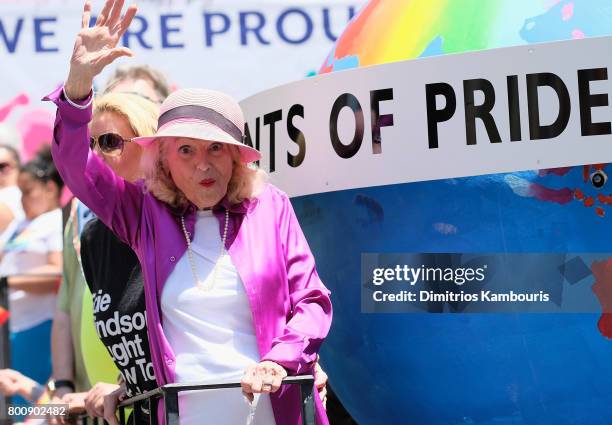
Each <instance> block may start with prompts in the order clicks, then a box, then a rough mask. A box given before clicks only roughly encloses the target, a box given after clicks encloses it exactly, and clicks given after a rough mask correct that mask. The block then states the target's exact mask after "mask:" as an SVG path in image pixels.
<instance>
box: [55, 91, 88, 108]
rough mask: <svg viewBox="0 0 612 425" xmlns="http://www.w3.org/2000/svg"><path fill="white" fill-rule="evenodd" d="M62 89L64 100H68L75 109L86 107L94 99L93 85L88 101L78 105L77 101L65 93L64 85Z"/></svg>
mask: <svg viewBox="0 0 612 425" xmlns="http://www.w3.org/2000/svg"><path fill="white" fill-rule="evenodd" d="M62 91H63V92H64V98H65V99H66V102H68V103H69V104H70V105H72V106H74V107H75V108H77V109H87V108H89V107H90V106H91V104H92V102H93V99H94V89H93V87H92V88H91V99H89V102H87V103H86V104H85V105H79V104H78V103H76V102H74V101H72V100H70V98H69V97H68V95H67V94H66V87H62Z"/></svg>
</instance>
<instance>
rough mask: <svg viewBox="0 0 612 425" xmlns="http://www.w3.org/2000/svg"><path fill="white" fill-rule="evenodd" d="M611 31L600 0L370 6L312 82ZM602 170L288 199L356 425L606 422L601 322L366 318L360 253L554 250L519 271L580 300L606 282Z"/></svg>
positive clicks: (610, 8)
mask: <svg viewBox="0 0 612 425" xmlns="http://www.w3.org/2000/svg"><path fill="white" fill-rule="evenodd" d="M611 33H612V4H610V2H609V1H604V0H583V1H579V0H575V1H558V0H557V1H553V0H550V1H548V0H482V1H468V0H465V1H463V0H462V1H457V0H454V1H451V0H441V1H430V0H404V1H402V2H397V1H391V0H387V1H386V0H378V1H377V0H373V1H371V2H370V3H369V4H368V5H367V6H366V7H365V8H364V9H363V10H362V12H361V13H360V15H358V16H357V17H355V19H354V20H353V21H352V22H351V24H350V25H349V27H348V28H347V29H346V31H345V32H344V34H343V35H342V36H341V37H340V38H339V39H338V41H337V44H336V46H335V48H334V49H333V50H332V52H331V53H330V55H329V57H328V58H327V60H326V61H325V64H324V65H323V67H322V69H321V72H333V71H337V70H342V69H347V68H353V67H358V66H365V65H371V64H376V63H384V62H390V61H394V60H403V59H410V58H415V57H420V56H429V55H437V54H446V53H453V52H461V51H470V50H481V49H487V48H493V47H502V46H510V45H518V44H526V43H533V42H541V41H552V40H560V39H572V38H581V37H590V36H598V35H608V34H611ZM432 166H433V165H432ZM609 168H611V167H609V165H608V164H599V165H582V164H581V165H579V166H576V167H568V168H564V169H555V170H533V171H527V172H520V173H510V174H497V175H489V176H480V177H469V178H458V179H447V180H437V181H429V182H418V183H409V184H397V185H389V186H379V187H368V188H358V189H353V190H345V191H339V192H332V193H322V194H314V195H308V196H302V197H297V198H293V199H292V201H293V205H294V208H295V210H296V213H297V215H298V217H299V219H300V223H301V225H302V228H303V230H304V232H305V234H306V236H307V238H308V241H309V243H310V246H311V248H312V250H313V252H314V254H315V256H316V260H317V267H318V270H319V274H320V275H321V277H322V279H323V281H324V282H325V283H326V285H327V286H328V287H329V288H330V289H331V290H332V300H333V302H334V322H333V326H332V329H331V332H330V335H329V337H328V339H327V341H326V343H325V345H324V347H323V350H322V354H321V357H322V362H323V366H324V367H325V368H326V369H327V371H328V373H329V376H330V383H331V385H332V386H333V388H334V390H335V391H336V393H337V394H338V396H339V398H340V400H341V401H342V403H343V404H344V405H345V406H346V407H347V409H348V410H349V412H350V413H351V414H352V416H353V417H354V418H355V419H356V421H357V422H358V423H360V424H362V425H368V424H419V425H425V424H427V425H429V424H431V425H449V424H471V425H476V424H478V425H501V424H504V425H506V424H540V425H549V424H550V425H561V424H567V425H570V424H575V425H586V424H612V341H611V340H610V339H609V338H610V337H611V336H612V326H611V324H610V317H609V316H608V315H602V314H600V313H592V314H561V313H559V314H550V313H549V314H518V313H503V314H502V313H489V314H467V313H460V314H450V313H449V314H430V313H412V314H366V313H362V312H361V298H360V293H361V289H362V288H361V285H362V281H361V254H362V253H369V252H374V253H376V252H409V253H429V252H440V253H550V254H551V255H549V256H547V257H546V258H547V259H548V260H547V262H546V263H529V264H525V265H524V267H525V270H523V271H522V272H524V273H533V275H534V276H537V277H538V279H541V280H543V281H544V282H547V283H548V284H549V285H550V288H552V289H551V290H553V291H554V293H555V297H556V298H557V299H558V302H559V303H560V304H562V303H563V302H564V297H565V299H567V298H568V297H570V296H574V294H576V293H581V294H583V296H585V297H589V296H590V297H593V298H594V299H597V294H596V293H595V292H594V285H595V284H596V282H598V284H599V285H604V286H605V285H608V286H609V285H612V260H610V258H611V257H612V254H610V255H609V256H607V255H606V253H612V241H611V240H610V238H609V235H611V234H612V222H611V217H610V215H611V214H612V211H610V207H609V205H610V204H611V202H610V201H611V200H612V196H611V194H612V186H611V183H609V182H607V181H605V184H604V185H603V186H600V185H595V184H594V183H593V178H592V177H593V175H594V174H595V173H601V174H602V175H604V176H605V173H606V170H607V169H609ZM604 180H605V179H604ZM568 253H579V254H568ZM589 253H590V254H589ZM554 254H557V255H554ZM602 258H603V260H602ZM599 301H600V302H603V301H602V300H599Z"/></svg>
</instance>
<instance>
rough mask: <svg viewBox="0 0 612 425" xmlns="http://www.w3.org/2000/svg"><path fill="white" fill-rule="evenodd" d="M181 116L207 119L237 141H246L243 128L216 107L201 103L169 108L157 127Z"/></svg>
mask: <svg viewBox="0 0 612 425" xmlns="http://www.w3.org/2000/svg"><path fill="white" fill-rule="evenodd" d="M180 118H190V119H197V120H201V121H206V122H208V123H210V124H213V125H214V126H216V127H218V128H219V129H221V130H222V131H224V132H225V133H227V134H229V135H230V136H231V137H232V138H234V139H235V140H236V141H237V142H239V143H244V136H243V135H242V130H241V129H239V128H238V127H237V126H236V124H234V123H233V122H231V121H230V120H228V119H227V118H225V117H224V116H223V115H222V114H220V113H219V112H217V111H215V110H214V109H211V108H207V107H206V106H201V105H183V106H177V107H176V108H172V109H169V110H167V111H166V112H164V113H163V114H161V115H160V116H159V118H158V120H157V129H158V130H159V129H160V128H161V127H162V126H164V125H166V124H168V123H170V122H172V121H174V120H177V119H180Z"/></svg>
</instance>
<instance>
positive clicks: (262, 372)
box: [240, 360, 287, 402]
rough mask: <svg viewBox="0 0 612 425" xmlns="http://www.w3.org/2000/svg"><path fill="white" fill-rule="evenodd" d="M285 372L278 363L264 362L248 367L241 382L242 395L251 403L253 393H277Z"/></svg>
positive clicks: (285, 374)
mask: <svg viewBox="0 0 612 425" xmlns="http://www.w3.org/2000/svg"><path fill="white" fill-rule="evenodd" d="M286 376H287V371H286V370H285V368H283V367H282V366H281V365H279V364H278V363H274V362H271V361H269V360H265V361H263V362H259V363H257V364H254V365H252V366H249V367H248V368H247V369H246V371H245V372H244V375H243V376H242V380H241V381H240V383H241V385H242V393H243V394H244V395H245V396H246V398H247V399H248V400H249V401H250V402H252V401H253V399H254V397H253V394H254V393H273V392H276V391H278V389H279V388H280V386H281V382H282V380H283V378H284V377H286Z"/></svg>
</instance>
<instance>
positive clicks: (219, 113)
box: [132, 89, 261, 163]
mask: <svg viewBox="0 0 612 425" xmlns="http://www.w3.org/2000/svg"><path fill="white" fill-rule="evenodd" d="M166 137H189V138H192V139H200V140H209V141H215V142H221V143H227V144H230V145H235V146H237V147H238V149H239V151H240V158H241V160H242V161H243V162H245V163H249V162H253V161H257V160H259V159H260V158H261V154H260V153H259V151H258V150H257V149H254V148H252V147H250V146H248V145H247V144H245V137H244V115H243V113H242V109H241V108H240V105H239V104H238V102H236V101H235V100H234V99H233V98H231V97H230V96H228V95H226V94H225V93H221V92H218V91H214V90H206V89H181V90H177V91H175V92H173V93H172V94H170V96H168V97H167V98H166V100H164V103H162V105H161V107H160V111H159V118H158V120H157V132H156V133H155V134H154V135H152V136H145V137H136V138H134V139H132V140H133V141H134V142H136V143H138V144H139V145H142V146H147V145H149V144H151V143H152V142H154V141H155V140H157V139H160V138H166Z"/></svg>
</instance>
